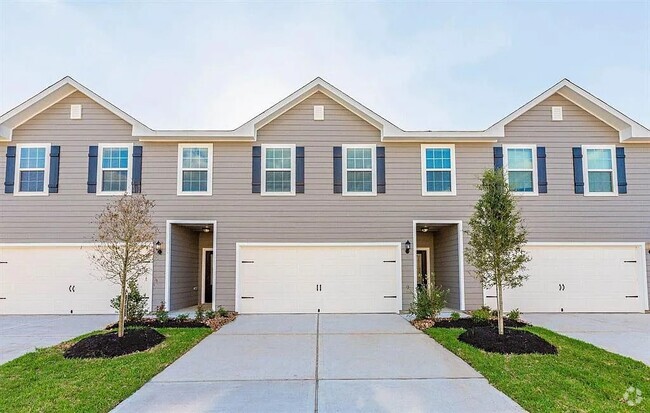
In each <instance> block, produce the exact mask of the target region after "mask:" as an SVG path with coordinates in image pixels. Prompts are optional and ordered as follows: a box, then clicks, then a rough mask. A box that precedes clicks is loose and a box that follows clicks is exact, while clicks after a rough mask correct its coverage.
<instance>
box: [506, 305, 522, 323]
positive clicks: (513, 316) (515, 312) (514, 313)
mask: <svg viewBox="0 0 650 413" xmlns="http://www.w3.org/2000/svg"><path fill="white" fill-rule="evenodd" d="M520 315H521V313H519V309H518V308H513V309H512V310H510V311H509V312H508V314H507V315H506V317H508V320H511V321H517V320H519V316H520Z"/></svg>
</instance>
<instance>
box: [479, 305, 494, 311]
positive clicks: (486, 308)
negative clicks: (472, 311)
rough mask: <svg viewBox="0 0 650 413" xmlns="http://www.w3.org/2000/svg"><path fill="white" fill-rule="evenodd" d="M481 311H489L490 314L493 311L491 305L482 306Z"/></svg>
mask: <svg viewBox="0 0 650 413" xmlns="http://www.w3.org/2000/svg"><path fill="white" fill-rule="evenodd" d="M481 310H484V311H487V312H488V313H489V312H491V311H492V309H491V308H490V306H489V305H482V306H481Z"/></svg>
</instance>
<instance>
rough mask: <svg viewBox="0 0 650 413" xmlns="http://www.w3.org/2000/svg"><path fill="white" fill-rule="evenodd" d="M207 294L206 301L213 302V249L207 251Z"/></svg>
mask: <svg viewBox="0 0 650 413" xmlns="http://www.w3.org/2000/svg"><path fill="white" fill-rule="evenodd" d="M203 276H204V277H205V296H204V302H206V303H211V302H212V251H206V252H205V274H204V275H203Z"/></svg>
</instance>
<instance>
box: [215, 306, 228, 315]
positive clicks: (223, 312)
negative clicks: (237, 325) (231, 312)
mask: <svg viewBox="0 0 650 413" xmlns="http://www.w3.org/2000/svg"><path fill="white" fill-rule="evenodd" d="M217 314H219V317H228V310H226V309H225V308H223V306H221V305H220V306H219V308H217Z"/></svg>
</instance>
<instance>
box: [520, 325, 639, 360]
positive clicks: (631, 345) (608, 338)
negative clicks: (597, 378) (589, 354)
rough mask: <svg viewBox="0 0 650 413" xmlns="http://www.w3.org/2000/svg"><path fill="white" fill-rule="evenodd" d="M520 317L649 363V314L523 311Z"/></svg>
mask: <svg viewBox="0 0 650 413" xmlns="http://www.w3.org/2000/svg"><path fill="white" fill-rule="evenodd" d="M522 318H523V319H524V320H526V321H528V322H529V323H531V324H533V325H537V326H540V327H545V328H548V329H549V330H553V331H556V332H558V333H560V334H564V335H566V336H569V337H573V338H576V339H578V340H582V341H586V342H587V343H591V344H593V345H595V346H598V347H602V348H604V349H605V350H608V351H611V352H612V353H618V354H622V355H624V356H627V357H630V358H633V359H636V360H640V361H642V362H644V363H645V364H648V365H650V314H567V313H563V314H524V315H523V317H522Z"/></svg>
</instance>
